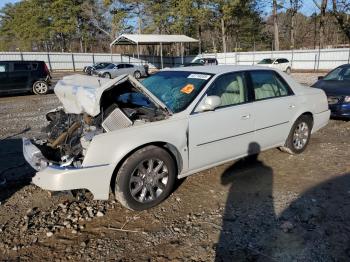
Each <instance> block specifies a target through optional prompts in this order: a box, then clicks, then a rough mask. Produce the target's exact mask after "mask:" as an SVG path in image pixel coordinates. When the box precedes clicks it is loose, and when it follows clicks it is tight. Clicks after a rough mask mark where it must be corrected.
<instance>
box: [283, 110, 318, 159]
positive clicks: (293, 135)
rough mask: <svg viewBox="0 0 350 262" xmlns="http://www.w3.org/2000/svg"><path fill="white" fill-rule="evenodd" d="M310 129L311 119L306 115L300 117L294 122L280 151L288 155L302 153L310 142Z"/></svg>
mask: <svg viewBox="0 0 350 262" xmlns="http://www.w3.org/2000/svg"><path fill="white" fill-rule="evenodd" d="M311 129H312V118H311V117H310V116H307V115H302V116H300V117H299V118H298V119H297V120H296V121H295V123H294V125H293V127H292V129H291V131H290V134H289V136H288V138H287V141H286V144H285V146H284V147H283V148H282V150H283V151H286V152H287V153H290V154H300V153H302V152H304V150H305V149H306V147H307V145H308V144H309V141H310V137H311Z"/></svg>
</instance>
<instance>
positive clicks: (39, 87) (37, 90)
mask: <svg viewBox="0 0 350 262" xmlns="http://www.w3.org/2000/svg"><path fill="white" fill-rule="evenodd" d="M48 91H49V85H48V84H47V83H46V82H45V81H36V82H35V83H34V84H33V93H34V94H36V95H45V94H47V92H48Z"/></svg>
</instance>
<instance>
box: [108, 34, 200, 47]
mask: <svg viewBox="0 0 350 262" xmlns="http://www.w3.org/2000/svg"><path fill="white" fill-rule="evenodd" d="M197 42H198V40H197V39H194V38H191V37H188V36H185V35H156V34H122V35H120V36H119V37H118V38H116V39H115V40H114V41H113V42H112V43H111V46H112V45H136V44H139V45H158V44H160V43H162V44H172V43H197Z"/></svg>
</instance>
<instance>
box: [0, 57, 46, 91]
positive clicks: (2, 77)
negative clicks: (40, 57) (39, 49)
mask: <svg viewBox="0 0 350 262" xmlns="http://www.w3.org/2000/svg"><path fill="white" fill-rule="evenodd" d="M50 80H51V75H50V71H49V69H48V68H47V66H46V64H45V62H44V61H0V94H11V93H23V92H28V91H29V92H33V93H34V94H36V95H44V94H46V93H47V92H48V91H49V86H50Z"/></svg>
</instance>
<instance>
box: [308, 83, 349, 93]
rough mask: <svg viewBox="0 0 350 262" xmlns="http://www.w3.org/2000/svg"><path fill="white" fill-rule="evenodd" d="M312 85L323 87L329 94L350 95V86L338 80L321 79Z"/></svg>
mask: <svg viewBox="0 0 350 262" xmlns="http://www.w3.org/2000/svg"><path fill="white" fill-rule="evenodd" d="M312 87H315V88H319V89H322V90H323V91H324V92H325V93H326V94H327V95H333V96H334V95H342V96H350V86H347V85H346V84H343V83H339V81H337V82H334V83H332V82H328V81H323V80H319V81H317V82H316V83H315V84H313V85H312Z"/></svg>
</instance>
